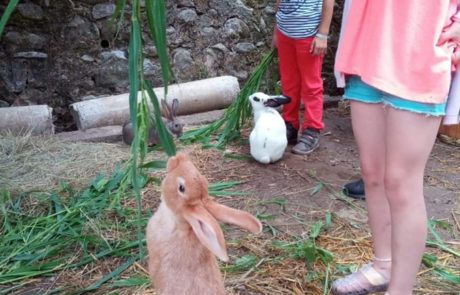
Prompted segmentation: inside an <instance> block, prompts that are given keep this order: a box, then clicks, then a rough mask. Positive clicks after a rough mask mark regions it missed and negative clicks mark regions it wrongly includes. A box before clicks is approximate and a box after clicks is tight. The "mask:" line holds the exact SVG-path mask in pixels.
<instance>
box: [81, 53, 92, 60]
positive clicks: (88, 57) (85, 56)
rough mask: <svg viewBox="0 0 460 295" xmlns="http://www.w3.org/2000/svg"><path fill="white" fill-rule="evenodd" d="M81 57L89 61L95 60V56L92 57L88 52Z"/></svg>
mask: <svg viewBox="0 0 460 295" xmlns="http://www.w3.org/2000/svg"><path fill="white" fill-rule="evenodd" d="M80 58H81V59H82V60H84V61H87V62H93V61H95V59H94V57H92V56H90V55H88V54H85V55H82V56H81V57H80Z"/></svg>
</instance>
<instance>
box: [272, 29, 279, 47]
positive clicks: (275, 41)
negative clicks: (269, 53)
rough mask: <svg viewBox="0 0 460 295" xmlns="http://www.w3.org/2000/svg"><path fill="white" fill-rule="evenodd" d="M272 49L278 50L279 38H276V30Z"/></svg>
mask: <svg viewBox="0 0 460 295" xmlns="http://www.w3.org/2000/svg"><path fill="white" fill-rule="evenodd" d="M272 48H278V38H277V37H276V29H275V30H274V31H273V37H272Z"/></svg>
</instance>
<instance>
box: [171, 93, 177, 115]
mask: <svg viewBox="0 0 460 295" xmlns="http://www.w3.org/2000/svg"><path fill="white" fill-rule="evenodd" d="M178 109H179V100H178V99H177V98H175V99H173V102H172V107H171V116H172V118H175V117H176V116H177V110H178Z"/></svg>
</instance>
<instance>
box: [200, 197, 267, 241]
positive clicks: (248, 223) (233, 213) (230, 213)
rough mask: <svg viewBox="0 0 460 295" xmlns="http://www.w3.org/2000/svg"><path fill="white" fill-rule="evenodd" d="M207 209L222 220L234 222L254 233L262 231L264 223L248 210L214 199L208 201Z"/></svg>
mask: <svg viewBox="0 0 460 295" xmlns="http://www.w3.org/2000/svg"><path fill="white" fill-rule="evenodd" d="M206 209H208V211H209V212H210V213H211V214H212V216H214V217H215V218H216V219H217V220H220V221H222V222H225V223H230V224H234V225H236V226H239V227H241V228H244V229H246V230H248V231H250V232H252V233H260V232H261V231H262V223H260V221H259V220H258V219H257V218H255V217H254V216H252V215H251V214H249V213H248V212H245V211H241V210H237V209H233V208H230V207H227V206H225V205H221V204H219V203H217V202H215V201H212V200H210V201H209V202H207V203H206Z"/></svg>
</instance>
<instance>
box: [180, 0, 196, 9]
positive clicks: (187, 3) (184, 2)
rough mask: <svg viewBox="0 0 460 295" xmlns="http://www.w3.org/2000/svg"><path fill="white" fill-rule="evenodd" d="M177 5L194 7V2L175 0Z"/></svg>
mask: <svg viewBox="0 0 460 295" xmlns="http://www.w3.org/2000/svg"><path fill="white" fill-rule="evenodd" d="M177 7H191V8H194V7H195V3H193V0H179V1H177Z"/></svg>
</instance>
